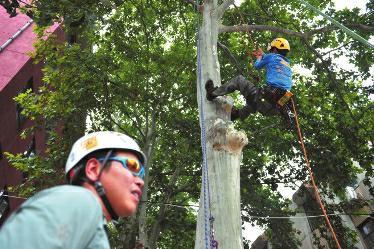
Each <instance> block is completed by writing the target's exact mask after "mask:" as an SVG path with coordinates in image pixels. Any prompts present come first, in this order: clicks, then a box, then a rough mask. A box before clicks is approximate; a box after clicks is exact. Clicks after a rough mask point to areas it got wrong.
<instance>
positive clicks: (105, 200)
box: [91, 150, 119, 221]
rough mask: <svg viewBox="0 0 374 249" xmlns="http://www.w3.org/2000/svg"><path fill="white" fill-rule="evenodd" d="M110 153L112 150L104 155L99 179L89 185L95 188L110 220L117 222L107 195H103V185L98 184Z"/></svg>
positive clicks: (116, 216)
mask: <svg viewBox="0 0 374 249" xmlns="http://www.w3.org/2000/svg"><path fill="white" fill-rule="evenodd" d="M112 153H113V150H109V151H108V153H107V154H106V156H105V158H104V161H103V167H102V168H101V170H100V173H99V177H98V178H97V180H96V181H93V182H92V183H91V184H93V186H94V187H95V189H96V192H97V194H98V195H99V196H100V199H101V201H102V202H103V204H104V206H105V208H106V210H107V211H108V212H109V214H110V217H111V218H112V220H115V221H116V220H118V218H119V216H118V215H117V214H116V212H115V211H114V209H113V207H112V205H111V204H110V202H109V199H108V197H107V195H106V193H105V190H104V187H103V184H102V183H101V182H100V177H101V174H102V173H103V170H104V168H105V165H106V164H107V162H108V158H109V157H110V156H111V155H112Z"/></svg>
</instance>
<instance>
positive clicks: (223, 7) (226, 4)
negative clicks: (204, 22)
mask: <svg viewBox="0 0 374 249" xmlns="http://www.w3.org/2000/svg"><path fill="white" fill-rule="evenodd" d="M233 3H234V0H225V1H224V2H223V3H222V4H221V5H220V6H218V8H217V10H216V14H217V19H218V20H219V19H221V17H222V16H223V14H224V13H225V10H226V9H227V8H228V7H229V6H230V5H231V4H233Z"/></svg>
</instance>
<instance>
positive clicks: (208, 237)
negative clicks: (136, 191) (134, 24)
mask: <svg viewBox="0 0 374 249" xmlns="http://www.w3.org/2000/svg"><path fill="white" fill-rule="evenodd" d="M196 6H199V1H198V0H196ZM196 26H197V27H196V46H197V80H198V88H199V93H200V105H199V106H200V107H199V116H200V117H199V118H200V127H201V148H202V154H203V165H202V166H203V170H202V171H203V179H202V180H203V183H202V185H203V186H202V187H203V199H204V221H205V222H204V234H205V248H211V249H217V248H218V242H217V241H216V240H215V239H214V228H213V222H214V217H213V216H212V213H211V210H210V186H209V169H208V162H207V155H206V137H205V134H206V129H205V116H204V98H203V91H202V76H201V54H200V35H199V34H200V19H199V16H197V22H196Z"/></svg>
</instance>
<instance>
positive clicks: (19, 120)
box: [16, 77, 34, 129]
mask: <svg viewBox="0 0 374 249" xmlns="http://www.w3.org/2000/svg"><path fill="white" fill-rule="evenodd" d="M29 89H31V91H33V89H34V79H33V77H31V78H30V79H29V80H28V81H27V83H26V86H25V87H24V88H23V89H22V91H21V92H20V93H24V92H26V91H27V90H29ZM22 111H23V108H22V106H21V105H20V104H18V103H17V104H16V118H17V127H18V129H21V127H22V125H23V124H24V123H25V121H26V117H25V116H24V115H22Z"/></svg>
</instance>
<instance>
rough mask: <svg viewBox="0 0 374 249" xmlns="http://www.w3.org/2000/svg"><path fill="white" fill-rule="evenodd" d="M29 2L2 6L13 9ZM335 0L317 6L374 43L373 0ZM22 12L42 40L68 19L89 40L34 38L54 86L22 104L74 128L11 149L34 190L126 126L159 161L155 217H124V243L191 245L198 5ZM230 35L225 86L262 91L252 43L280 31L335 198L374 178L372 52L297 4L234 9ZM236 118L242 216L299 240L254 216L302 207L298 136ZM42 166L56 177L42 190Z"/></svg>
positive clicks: (153, 180)
mask: <svg viewBox="0 0 374 249" xmlns="http://www.w3.org/2000/svg"><path fill="white" fill-rule="evenodd" d="M17 2H18V1H15V0H0V4H1V5H2V6H4V7H5V8H6V9H7V10H8V12H9V13H10V14H12V15H14V14H16V12H15V9H16V8H18V7H19V5H17V4H16V3H17ZM333 2H334V1H331V0H310V1H309V3H310V4H313V5H314V6H316V7H318V8H319V9H321V10H323V11H324V12H325V13H327V14H328V15H330V16H331V17H333V18H334V19H336V20H338V21H339V22H341V23H343V24H344V25H346V26H347V27H349V28H351V29H352V30H354V31H355V32H356V33H358V34H359V35H361V36H362V37H364V38H365V39H367V40H369V39H370V38H372V35H373V31H374V23H373V22H374V15H373V9H374V1H373V0H370V1H368V3H367V5H366V10H360V9H358V8H355V9H352V10H348V9H343V10H336V9H335V7H334V4H333ZM21 5H22V4H21ZM23 8H24V11H25V12H26V13H27V14H28V15H30V16H32V17H33V18H34V20H35V21H36V23H37V24H38V30H37V31H38V32H39V36H40V37H42V34H43V30H44V28H45V27H47V26H48V25H50V24H51V23H52V22H53V21H57V22H62V24H63V25H64V27H65V29H66V31H67V32H69V33H74V34H77V35H78V37H79V39H78V40H79V41H80V42H78V43H67V42H66V43H58V42H57V41H56V40H54V39H53V37H51V39H48V40H43V39H39V41H38V42H37V43H36V45H35V47H36V52H35V53H34V54H33V56H34V58H35V61H36V62H43V63H44V65H45V67H44V69H43V73H44V76H43V81H44V86H43V87H41V88H40V89H39V90H38V91H36V92H35V93H32V92H28V93H24V94H21V95H20V96H18V97H17V98H16V100H17V101H18V102H19V103H20V104H22V105H23V107H24V111H23V112H24V113H25V114H26V115H28V116H29V117H30V118H33V119H37V120H43V121H42V122H39V123H38V125H40V126H43V127H45V126H48V127H49V128H51V127H57V126H58V125H59V124H60V122H62V123H63V126H64V127H65V128H64V131H63V132H61V133H56V132H54V131H53V129H49V130H51V131H50V133H51V134H50V135H51V139H50V143H49V144H48V151H47V155H46V158H44V159H40V158H38V160H36V159H35V158H34V159H24V158H22V156H20V155H19V156H10V159H11V162H13V164H14V165H15V166H16V167H18V168H19V169H21V170H24V171H28V172H29V179H28V181H27V182H26V183H25V184H24V187H26V186H27V184H28V183H30V185H29V186H33V187H34V188H33V189H32V191H36V190H40V189H41V188H44V187H46V186H50V185H52V184H53V183H54V182H60V181H61V179H62V178H63V175H62V174H61V175H56V174H55V172H61V170H62V168H63V165H64V159H65V158H66V157H67V152H68V149H69V146H71V144H72V142H73V140H74V139H75V138H77V137H78V136H79V135H81V134H82V132H83V131H93V130H103V129H116V130H119V131H121V132H124V133H126V134H129V135H130V136H133V137H135V138H136V139H137V140H138V141H139V142H140V143H141V144H142V145H143V148H144V150H145V151H146V153H147V155H148V156H149V157H150V160H149V164H148V169H147V171H148V172H147V173H148V174H147V181H148V184H146V188H147V193H148V194H147V199H143V203H142V208H143V210H144V212H139V215H138V219H135V220H134V219H133V220H126V221H122V222H120V224H119V225H118V227H117V228H116V229H113V233H112V234H113V236H112V240H113V243H115V244H116V246H118V248H133V245H134V243H135V239H136V237H137V236H139V234H140V235H141V236H145V237H146V239H147V241H148V244H149V246H150V248H155V246H156V245H157V248H176V247H178V248H191V247H192V246H193V243H194V240H193V238H194V231H195V226H196V208H195V206H194V205H195V204H196V203H197V202H198V198H199V184H200V182H201V165H200V164H201V152H200V151H201V150H200V141H199V137H200V135H199V134H200V129H199V123H198V111H197V103H196V86H195V82H196V42H195V36H196V19H197V18H198V12H196V6H195V4H194V1H165V0H162V1H158V0H147V1H144V0H131V1H121V0H114V1H111V0H105V1H104V0H101V1H84V2H81V1H65V0H64V1H63V0H58V1H53V2H51V1H45V0H35V1H31V2H30V3H29V4H26V5H24V7H23ZM220 31H221V34H220V36H219V48H220V49H219V59H220V65H221V67H220V68H221V76H222V81H223V82H225V81H227V80H229V79H230V78H232V77H234V76H236V75H237V74H238V73H242V74H244V76H245V77H247V78H248V79H249V80H250V81H252V82H254V83H256V85H258V86H260V85H262V84H264V75H263V74H262V72H260V73H257V72H255V71H254V69H253V67H252V62H253V59H252V58H250V57H248V54H247V52H248V50H252V49H255V48H256V47H262V48H264V49H265V48H266V46H267V44H268V43H269V42H270V41H271V40H272V39H273V38H274V37H277V36H282V37H285V38H286V39H288V40H289V42H290V45H291V53H290V55H289V57H290V59H291V61H292V65H293V69H294V78H293V82H294V87H293V90H292V91H293V93H294V94H295V96H296V105H297V112H298V116H299V121H300V125H301V127H302V129H303V135H304V137H305V139H306V141H305V142H306V147H307V149H308V152H309V157H310V161H311V164H312V167H313V171H314V174H315V178H316V181H317V183H318V185H319V187H320V190H321V192H322V193H323V196H324V197H325V198H329V197H332V196H333V195H338V196H341V197H342V196H343V192H344V190H345V188H346V187H347V186H351V185H352V184H354V183H355V181H356V179H357V174H358V173H362V172H364V173H365V174H366V182H367V183H369V181H368V179H369V178H370V177H373V168H372V161H373V154H374V153H373V151H372V145H373V131H372V128H373V127H374V123H373V122H374V118H373V114H374V113H373V108H372V107H373V102H372V94H373V86H372V85H370V84H368V83H367V82H369V83H370V81H372V79H373V78H372V77H373V75H372V73H373V72H372V70H371V71H370V69H372V66H373V56H372V54H373V49H370V48H369V47H367V46H365V45H363V44H361V43H360V42H358V41H356V40H354V39H352V38H351V37H350V36H348V35H346V34H345V33H344V32H343V31H342V30H339V29H337V28H335V27H333V26H332V25H331V24H330V22H329V21H327V20H325V19H323V18H320V17H318V16H317V15H316V13H314V12H312V11H310V10H308V9H307V8H305V6H303V5H302V4H301V3H300V2H299V1H291V0H279V1H277V2H276V4H275V2H274V1H260V0H259V1H257V0H256V1H249V0H248V1H243V3H242V4H241V5H240V6H235V7H233V8H230V9H228V10H227V12H226V13H225V15H224V16H223V21H222V26H221V27H220ZM234 31H235V32H234ZM238 31H239V32H238ZM343 63H349V64H350V65H351V66H350V67H345V65H344V64H343ZM300 68H302V70H301V69H300ZM233 96H234V98H235V101H236V102H238V103H242V100H241V99H240V97H238V96H237V95H235V94H234V95H233ZM87 120H89V122H87ZM235 125H236V126H237V128H238V129H242V130H244V131H245V132H246V133H247V136H248V138H249V143H248V145H247V146H246V147H245V148H244V150H243V161H242V167H241V179H240V181H241V186H242V187H241V194H242V203H241V206H242V210H243V221H245V222H252V223H256V224H258V225H261V226H263V227H264V228H266V229H268V230H267V234H268V235H269V238H270V239H271V241H272V243H273V245H274V248H285V247H286V248H296V247H297V245H298V241H297V239H296V238H295V236H294V235H295V232H296V231H295V230H294V229H293V228H292V226H291V222H290V221H289V220H272V219H267V218H255V217H258V216H261V217H267V216H289V215H292V210H290V209H289V202H290V201H289V200H285V199H284V198H283V197H282V196H281V194H280V192H279V184H285V185H286V186H290V187H293V188H295V190H296V189H297V188H298V187H299V186H300V184H302V183H303V182H305V181H307V179H308V176H307V170H306V169H305V166H304V161H303V159H302V158H303V157H302V152H301V150H300V149H299V144H298V142H297V135H296V133H292V132H289V131H286V130H285V129H284V127H283V124H282V121H281V120H280V119H279V118H277V117H264V116H262V115H260V114H258V115H253V116H251V117H250V118H248V119H247V120H245V121H243V122H236V123H235ZM34 128H35V129H36V128H38V127H34ZM29 132H32V130H30V131H29ZM35 169H37V170H35ZM35 174H38V177H50V178H49V179H50V180H49V181H37V183H39V184H36V185H35V179H37V178H36V177H35ZM238 180H239V179H238ZM371 193H372V194H374V191H373V188H371ZM331 208H333V207H331ZM145 211H146V212H145ZM339 222H340V221H339V220H336V221H334V224H335V225H337V226H338V225H339V224H340V223H341V222H340V223H339ZM139 224H140V225H139ZM338 236H340V237H341V241H343V243H344V244H343V245H344V248H349V245H350V243H352V241H354V236H352V235H351V233H350V232H349V231H346V230H344V229H342V230H339V232H338Z"/></svg>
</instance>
